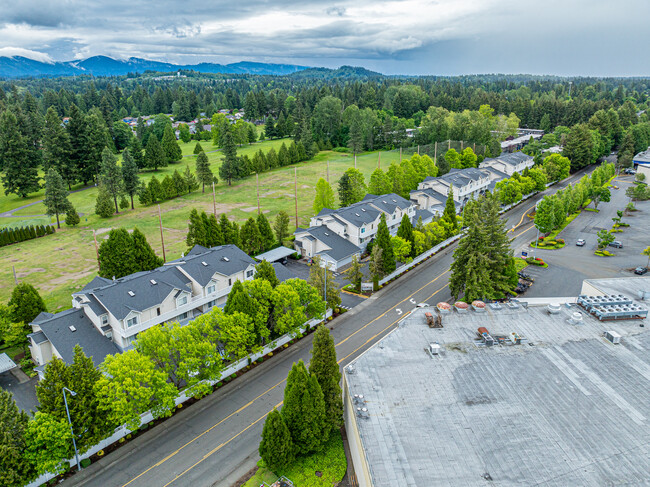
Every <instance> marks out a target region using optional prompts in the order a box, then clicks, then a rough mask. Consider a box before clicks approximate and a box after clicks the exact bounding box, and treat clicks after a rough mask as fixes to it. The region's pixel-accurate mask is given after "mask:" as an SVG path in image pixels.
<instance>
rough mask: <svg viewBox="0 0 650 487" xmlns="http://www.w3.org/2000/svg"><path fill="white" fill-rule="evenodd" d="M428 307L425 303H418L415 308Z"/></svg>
mask: <svg viewBox="0 0 650 487" xmlns="http://www.w3.org/2000/svg"><path fill="white" fill-rule="evenodd" d="M428 307H429V305H428V304H427V303H418V304H417V306H416V308H428Z"/></svg>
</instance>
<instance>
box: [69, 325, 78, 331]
mask: <svg viewBox="0 0 650 487" xmlns="http://www.w3.org/2000/svg"><path fill="white" fill-rule="evenodd" d="M68 328H70V331H77V329H76V328H75V327H74V326H72V325H70V326H69V327H68Z"/></svg>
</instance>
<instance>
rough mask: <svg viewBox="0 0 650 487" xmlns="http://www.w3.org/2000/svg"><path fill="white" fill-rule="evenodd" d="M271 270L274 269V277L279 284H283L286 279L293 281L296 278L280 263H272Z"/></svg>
mask: <svg viewBox="0 0 650 487" xmlns="http://www.w3.org/2000/svg"><path fill="white" fill-rule="evenodd" d="M273 269H275V277H277V278H278V280H279V281H280V282H284V281H286V280H287V279H295V278H297V277H298V276H296V275H295V274H294V273H293V272H291V271H290V270H289V269H287V268H286V267H285V266H283V265H282V264H281V263H280V262H274V263H273Z"/></svg>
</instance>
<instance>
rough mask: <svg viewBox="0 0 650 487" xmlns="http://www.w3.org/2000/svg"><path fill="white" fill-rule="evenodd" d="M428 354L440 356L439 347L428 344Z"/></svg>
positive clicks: (436, 344) (434, 344)
mask: <svg viewBox="0 0 650 487" xmlns="http://www.w3.org/2000/svg"><path fill="white" fill-rule="evenodd" d="M429 353H430V354H431V355H438V354H440V345H438V343H429Z"/></svg>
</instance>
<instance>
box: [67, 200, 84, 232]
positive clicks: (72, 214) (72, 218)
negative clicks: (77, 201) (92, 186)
mask: <svg viewBox="0 0 650 487" xmlns="http://www.w3.org/2000/svg"><path fill="white" fill-rule="evenodd" d="M80 221H81V219H80V218H79V214H78V213H77V210H75V208H74V206H72V205H70V206H69V207H68V209H67V211H66V214H65V224H66V225H68V226H70V227H74V226H75V225H78V224H79V222H80Z"/></svg>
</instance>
